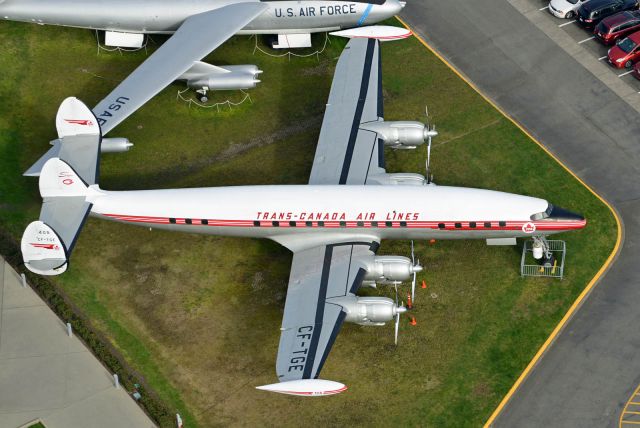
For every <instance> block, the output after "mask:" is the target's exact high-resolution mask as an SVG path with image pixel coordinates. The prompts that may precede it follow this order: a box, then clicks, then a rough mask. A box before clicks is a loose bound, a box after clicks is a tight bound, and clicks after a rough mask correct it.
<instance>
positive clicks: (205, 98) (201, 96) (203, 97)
mask: <svg viewBox="0 0 640 428" xmlns="http://www.w3.org/2000/svg"><path fill="white" fill-rule="evenodd" d="M196 92H197V93H198V94H199V96H198V99H199V100H200V102H201V103H206V102H207V101H209V97H208V96H207V93H208V92H209V88H207V87H206V86H203V87H202V88H200V89H197V90H196Z"/></svg>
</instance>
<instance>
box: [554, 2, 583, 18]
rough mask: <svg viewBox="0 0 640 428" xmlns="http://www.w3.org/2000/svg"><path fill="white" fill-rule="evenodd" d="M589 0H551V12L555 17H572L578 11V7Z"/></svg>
mask: <svg viewBox="0 0 640 428" xmlns="http://www.w3.org/2000/svg"><path fill="white" fill-rule="evenodd" d="M586 1H589V0H551V1H550V2H549V12H551V14H552V15H553V16H555V17H558V18H566V19H572V18H575V16H576V14H577V13H578V8H579V7H580V6H582V4H583V3H584V2H586Z"/></svg>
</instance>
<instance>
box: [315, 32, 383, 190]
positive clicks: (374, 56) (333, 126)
mask: <svg viewBox="0 0 640 428" xmlns="http://www.w3.org/2000/svg"><path fill="white" fill-rule="evenodd" d="M382 117H383V99H382V72H381V69H380V43H379V42H378V41H377V40H375V39H366V38H355V39H351V40H350V41H349V43H348V44H347V46H346V47H345V49H344V51H343V53H342V55H340V59H339V60H338V64H337V65H336V71H335V74H334V77H333V83H332V84H331V92H330V94H329V101H328V102H327V108H326V111H325V114H324V119H323V122H322V128H321V129H320V138H319V140H318V146H317V148H316V155H315V159H314V161H313V167H312V169H311V176H310V178H309V184H366V182H367V177H369V176H370V175H373V174H380V173H384V172H385V170H384V152H383V148H384V145H383V143H382V142H381V141H380V140H379V139H378V134H377V133H376V132H373V131H369V130H365V129H360V126H361V125H362V124H365V123H368V122H369V123H370V122H377V121H380V120H382Z"/></svg>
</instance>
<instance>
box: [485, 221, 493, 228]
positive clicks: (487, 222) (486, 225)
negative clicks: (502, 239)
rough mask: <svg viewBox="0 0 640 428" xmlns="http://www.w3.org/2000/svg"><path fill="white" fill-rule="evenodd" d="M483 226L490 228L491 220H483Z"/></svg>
mask: <svg viewBox="0 0 640 428" xmlns="http://www.w3.org/2000/svg"><path fill="white" fill-rule="evenodd" d="M484 227H486V228H487V229H491V222H489V221H485V222H484Z"/></svg>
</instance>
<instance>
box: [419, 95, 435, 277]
mask: <svg viewBox="0 0 640 428" xmlns="http://www.w3.org/2000/svg"><path fill="white" fill-rule="evenodd" d="M424 112H425V114H426V116H427V120H426V123H425V130H424V136H425V137H426V138H427V163H426V165H425V166H426V169H427V184H428V183H431V168H430V163H431V139H432V138H433V137H436V136H437V135H438V131H436V126H435V125H433V126H432V125H431V124H430V123H429V107H427V106H426V105H425V106H424ZM414 278H415V276H414Z"/></svg>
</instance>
